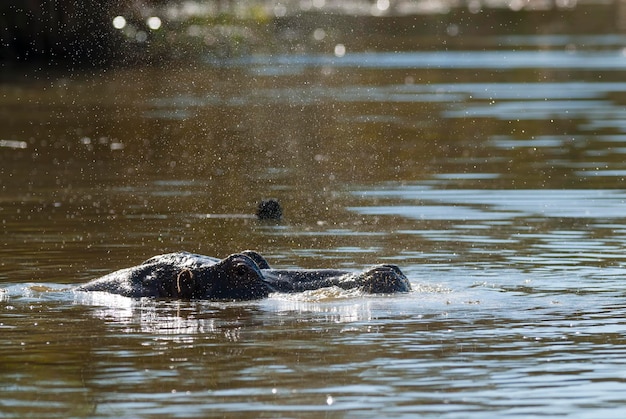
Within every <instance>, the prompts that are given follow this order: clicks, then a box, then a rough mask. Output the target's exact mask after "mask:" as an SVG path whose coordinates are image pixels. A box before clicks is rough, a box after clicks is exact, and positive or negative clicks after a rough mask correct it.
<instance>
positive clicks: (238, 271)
mask: <svg viewBox="0 0 626 419" xmlns="http://www.w3.org/2000/svg"><path fill="white" fill-rule="evenodd" d="M246 273H248V269H247V268H246V265H237V266H235V275H237V276H244V275H245V274H246Z"/></svg>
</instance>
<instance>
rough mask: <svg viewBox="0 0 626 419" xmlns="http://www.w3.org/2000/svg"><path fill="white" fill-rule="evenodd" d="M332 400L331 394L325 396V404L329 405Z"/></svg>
mask: <svg viewBox="0 0 626 419" xmlns="http://www.w3.org/2000/svg"><path fill="white" fill-rule="evenodd" d="M334 402H335V401H334V400H333V396H331V395H328V396H326V404H327V405H329V406H330V405H332V404H333V403H334Z"/></svg>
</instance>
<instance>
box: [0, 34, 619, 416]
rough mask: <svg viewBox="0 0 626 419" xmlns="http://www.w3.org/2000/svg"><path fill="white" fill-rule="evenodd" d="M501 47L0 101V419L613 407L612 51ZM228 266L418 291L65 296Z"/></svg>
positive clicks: (153, 71)
mask: <svg viewBox="0 0 626 419" xmlns="http://www.w3.org/2000/svg"><path fill="white" fill-rule="evenodd" d="M492 41H493V39H492ZM496 41H497V42H495V41H494V42H492V44H497V45H500V47H499V48H493V49H488V50H484V49H482V50H479V51H477V50H473V49H467V50H455V51H445V50H440V51H437V52H433V51H404V52H385V51H350V49H349V48H348V49H347V51H346V54H345V55H344V56H343V57H337V56H334V55H333V54H332V51H330V52H329V53H310V54H308V53H302V52H300V53H297V54H288V53H287V54H274V55H254V56H248V57H240V58H232V59H222V60H219V61H218V60H212V59H207V60H205V61H203V62H200V63H197V64H195V65H193V66H189V65H179V66H173V65H167V66H163V67H150V68H142V69H109V70H107V71H97V72H95V73H94V72H84V73H76V72H75V73H68V74H57V73H54V74H53V73H51V72H48V73H45V72H38V73H36V74H32V75H30V76H27V77H15V78H14V79H12V80H11V81H10V82H9V81H5V82H4V83H3V84H1V85H0V92H1V94H0V104H1V105H0V119H1V121H2V131H1V132H2V133H1V134H0V163H1V165H0V175H1V180H2V184H1V186H0V188H1V191H2V195H1V197H0V220H1V232H2V242H1V245H2V246H1V247H0V287H1V288H2V291H1V292H0V335H1V336H2V339H0V417H43V416H45V417H207V416H236V417H294V416H297V417H321V416H324V417H359V418H361V417H377V418H378V417H416V416H420V417H444V418H460V417H462V418H468V417H476V418H478V417H480V418H485V417H494V418H495V417H498V418H500V417H529V416H572V417H622V416H623V414H624V412H625V410H626V408H625V406H626V396H625V394H626V372H625V369H624V368H625V358H624V354H625V353H626V338H625V337H624V336H625V332H626V320H625V319H624V314H625V313H626V304H625V302H626V293H625V292H624V289H625V287H626V283H625V280H624V278H625V277H626V265H625V263H626V256H625V254H624V249H625V248H626V224H625V220H626V190H625V188H624V177H625V176H626V163H625V159H624V157H625V156H626V125H625V123H624V121H626V82H624V81H623V74H624V70H626V56H625V55H624V53H623V45H624V44H625V41H626V38H625V37H623V36H621V35H610V36H609V35H588V36H582V35H576V36H567V35H562V36H555V37H551V36H521V35H520V36H515V37H512V36H511V37H506V36H503V37H501V38H499V40H496ZM267 197H276V198H278V199H279V200H280V201H281V202H282V204H283V207H284V213H285V217H284V219H283V220H282V221H281V222H276V223H275V222H259V221H257V220H256V219H255V218H254V217H252V216H251V214H253V213H254V209H255V205H256V203H257V202H258V201H260V200H261V199H263V198H267ZM243 249H255V250H258V251H260V252H261V253H262V254H264V255H265V256H266V258H267V259H268V260H269V261H270V263H271V264H272V265H274V266H276V267H283V268H284V267H302V268H312V267H335V268H344V269H354V270H359V269H363V268H365V267H367V266H369V265H371V264H374V263H380V262H385V263H396V264H398V265H399V266H400V267H401V268H402V269H403V270H404V272H405V273H406V274H407V276H408V277H409V278H410V279H411V282H412V284H413V288H414V290H413V291H412V292H411V293H409V294H403V295H397V296H367V295H361V294H359V293H354V292H339V291H337V290H333V289H327V290H320V291H314V292H309V293H304V294H300V295H290V296H286V295H272V296H270V297H269V298H267V299H265V300H260V301H253V302H232V303H231V302H220V303H215V302H200V301H194V302H177V301H152V300H130V299H126V298H122V297H115V296H106V295H91V296H89V295H79V294H75V293H73V292H72V291H71V287H72V286H74V285H76V284H80V283H83V282H85V281H88V280H89V279H92V278H94V277H97V276H99V275H102V274H104V273H107V272H109V271H112V270H115V269H119V268H122V267H126V266H130V265H133V264H136V263H139V262H141V261H142V260H144V259H147V258H149V257H151V256H153V255H155V254H159V253H165V252H170V251H178V250H187V251H192V252H197V253H202V254H208V255H212V256H218V257H224V256H226V255H228V254H229V253H233V252H237V251H240V250H243Z"/></svg>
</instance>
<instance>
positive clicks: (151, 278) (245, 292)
mask: <svg viewBox="0 0 626 419" xmlns="http://www.w3.org/2000/svg"><path fill="white" fill-rule="evenodd" d="M330 286H337V287H340V288H343V289H354V288H356V289H359V290H362V291H363V292H367V293H376V294H378V293H396V292H408V291H410V290H411V285H410V283H409V280H408V279H407V277H406V276H405V275H404V274H403V273H402V271H401V270H400V268H398V267H397V266H395V265H377V266H374V267H372V268H370V269H368V270H366V271H363V272H360V273H354V272H349V271H344V270H338V269H272V268H270V265H269V264H268V262H267V261H266V260H265V258H264V257H263V256H261V255H260V254H259V253H257V252H254V251H250V250H247V251H244V252H241V253H235V254H232V255H230V256H228V257H226V258H224V259H218V258H213V257H210V256H203V255H198V254H193V253H188V252H177V253H168V254H164V255H158V256H154V257H152V258H150V259H148V260H146V261H145V262H143V263H142V264H140V265H137V266H133V267H130V268H125V269H120V270H118V271H115V272H112V273H110V274H108V275H105V276H103V277H101V278H98V279H94V280H93V281H91V282H88V283H87V284H84V285H81V286H78V287H76V288H75V290H76V291H105V292H109V293H113V294H119V295H123V296H126V297H133V298H140V297H155V298H170V299H185V300H254V299H260V298H264V297H267V296H268V295H269V294H270V293H275V292H282V293H294V292H302V291H307V290H315V289H319V288H324V287H330Z"/></svg>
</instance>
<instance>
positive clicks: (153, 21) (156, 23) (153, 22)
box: [146, 16, 161, 31]
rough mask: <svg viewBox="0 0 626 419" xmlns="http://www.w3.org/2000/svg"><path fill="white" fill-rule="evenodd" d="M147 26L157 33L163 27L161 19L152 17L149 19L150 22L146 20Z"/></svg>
mask: <svg viewBox="0 0 626 419" xmlns="http://www.w3.org/2000/svg"><path fill="white" fill-rule="evenodd" d="M146 24H147V25H148V27H149V28H150V29H152V30H153V31H156V30H157V29H159V28H160V27H161V19H160V18H159V17H157V16H151V17H149V18H148V20H146Z"/></svg>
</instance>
